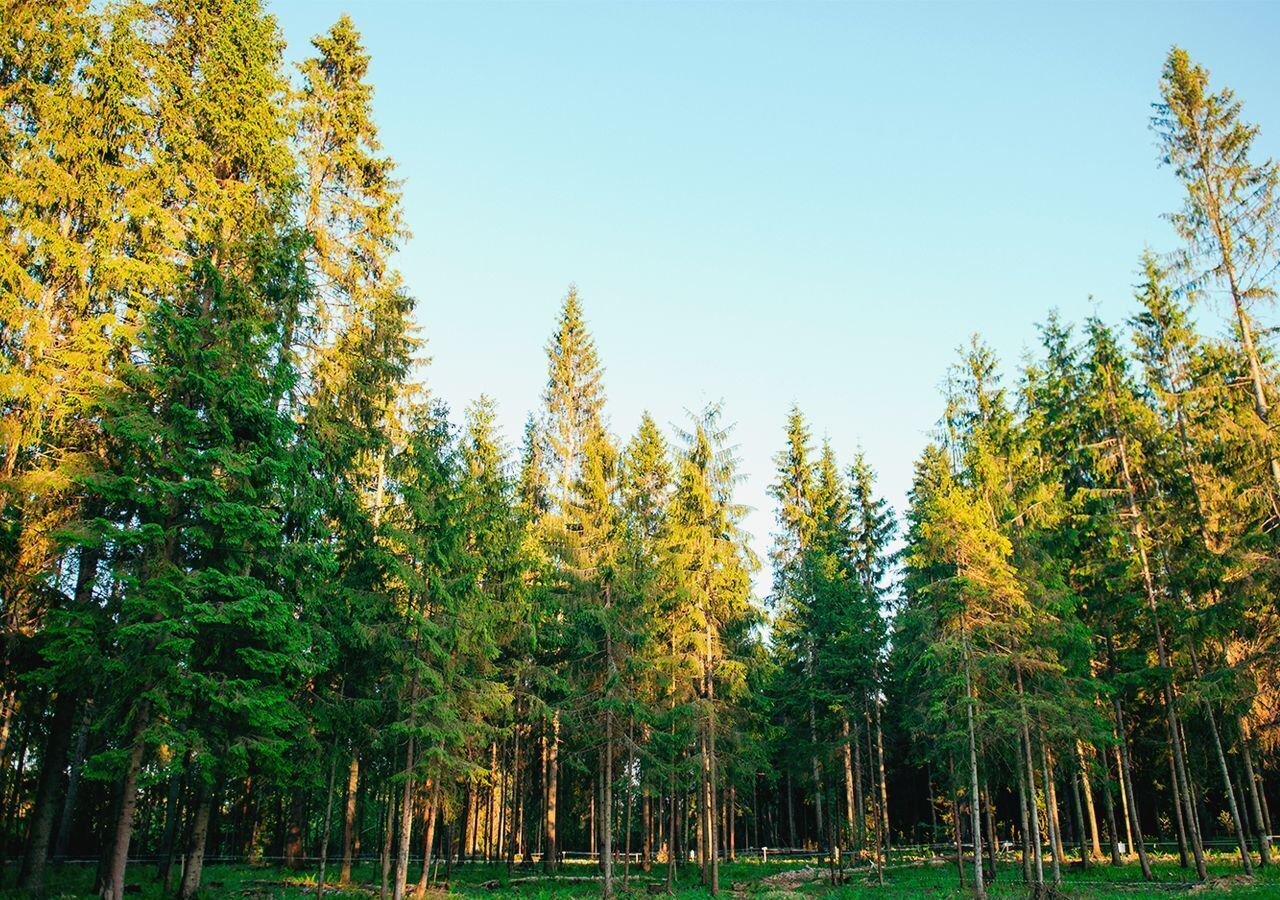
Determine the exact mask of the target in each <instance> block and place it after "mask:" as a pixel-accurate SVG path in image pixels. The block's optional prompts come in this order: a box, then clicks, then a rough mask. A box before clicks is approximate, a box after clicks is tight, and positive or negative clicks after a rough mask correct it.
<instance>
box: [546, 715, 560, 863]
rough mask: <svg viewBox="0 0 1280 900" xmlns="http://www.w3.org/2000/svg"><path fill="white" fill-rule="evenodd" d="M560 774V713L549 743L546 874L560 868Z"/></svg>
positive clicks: (552, 729)
mask: <svg viewBox="0 0 1280 900" xmlns="http://www.w3.org/2000/svg"><path fill="white" fill-rule="evenodd" d="M559 772H560V713H558V712H557V713H555V714H554V715H553V716H552V718H551V739H550V740H549V741H547V817H546V850H545V852H544V855H543V858H542V868H543V871H545V872H554V871H556V870H557V869H558V868H559V867H560V845H559V843H558V842H557V840H556V799H557V798H556V794H557V787H558V782H559Z"/></svg>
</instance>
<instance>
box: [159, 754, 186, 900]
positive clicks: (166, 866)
mask: <svg viewBox="0 0 1280 900" xmlns="http://www.w3.org/2000/svg"><path fill="white" fill-rule="evenodd" d="M191 757H192V752H191V750H187V752H186V754H185V756H184V758H183V761H182V768H181V769H179V770H178V771H177V772H173V773H172V774H170V775H169V789H168V792H167V796H166V797H165V813H164V835H163V837H162V838H161V841H160V864H159V866H158V867H157V871H156V878H157V880H158V881H159V882H160V884H161V885H162V891H161V892H162V893H164V894H168V893H169V887H170V885H171V883H172V881H173V856H174V850H175V849H176V848H177V845H178V831H179V825H180V824H181V821H182V805H181V801H182V787H183V784H184V783H185V782H186V780H187V776H188V773H189V772H190V771H191Z"/></svg>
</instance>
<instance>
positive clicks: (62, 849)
mask: <svg viewBox="0 0 1280 900" xmlns="http://www.w3.org/2000/svg"><path fill="white" fill-rule="evenodd" d="M91 724H93V704H92V702H91V701H88V700H86V701H85V703H84V704H83V706H82V707H81V713H80V726H79V729H78V731H77V732H76V746H75V752H74V753H73V754H72V757H71V767H70V771H69V772H68V773H67V793H66V797H65V798H64V799H63V802H62V818H61V820H60V821H59V822H58V837H57V839H56V841H55V842H54V847H53V858H54V859H56V860H62V859H64V858H66V855H67V848H68V847H69V845H70V843H71V829H72V827H73V825H74V824H75V817H76V800H77V799H78V797H79V794H80V774H81V771H82V770H83V769H84V758H85V754H86V753H87V751H88V748H89V726H90V725H91Z"/></svg>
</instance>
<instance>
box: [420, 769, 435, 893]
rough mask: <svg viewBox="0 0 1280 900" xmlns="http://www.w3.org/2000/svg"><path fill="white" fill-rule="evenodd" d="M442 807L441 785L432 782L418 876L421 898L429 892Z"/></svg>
mask: <svg viewBox="0 0 1280 900" xmlns="http://www.w3.org/2000/svg"><path fill="white" fill-rule="evenodd" d="M439 808H440V786H439V785H438V784H431V785H429V786H428V794H427V812H426V815H425V817H424V820H423V823H422V824H423V825H424V826H425V827H424V828H423V829H422V830H423V833H424V836H423V839H422V874H421V875H420V876H418V898H419V900H421V898H422V897H423V895H424V894H426V892H427V879H428V878H429V877H430V874H429V873H430V872H431V850H432V846H431V845H432V844H434V843H435V840H436V819H437V818H439V815H440V814H439Z"/></svg>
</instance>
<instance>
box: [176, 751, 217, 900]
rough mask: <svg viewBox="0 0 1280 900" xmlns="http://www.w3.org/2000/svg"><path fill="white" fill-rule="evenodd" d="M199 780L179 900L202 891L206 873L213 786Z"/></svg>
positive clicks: (186, 899)
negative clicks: (202, 879)
mask: <svg viewBox="0 0 1280 900" xmlns="http://www.w3.org/2000/svg"><path fill="white" fill-rule="evenodd" d="M210 774H212V773H210ZM198 780H199V783H200V787H199V789H198V792H197V794H196V810H195V815H194V816H193V818H192V820H191V836H190V839H189V840H188V842H187V858H186V861H185V862H184V864H183V867H182V887H181V888H180V889H179V891H178V897H179V900H191V898H192V897H194V896H195V895H196V893H197V892H198V891H199V890H200V876H201V875H202V874H203V871H204V849H205V844H206V843H208V840H209V817H210V815H211V814H212V813H213V784H212V782H211V781H209V780H207V779H205V778H200V779H198Z"/></svg>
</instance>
